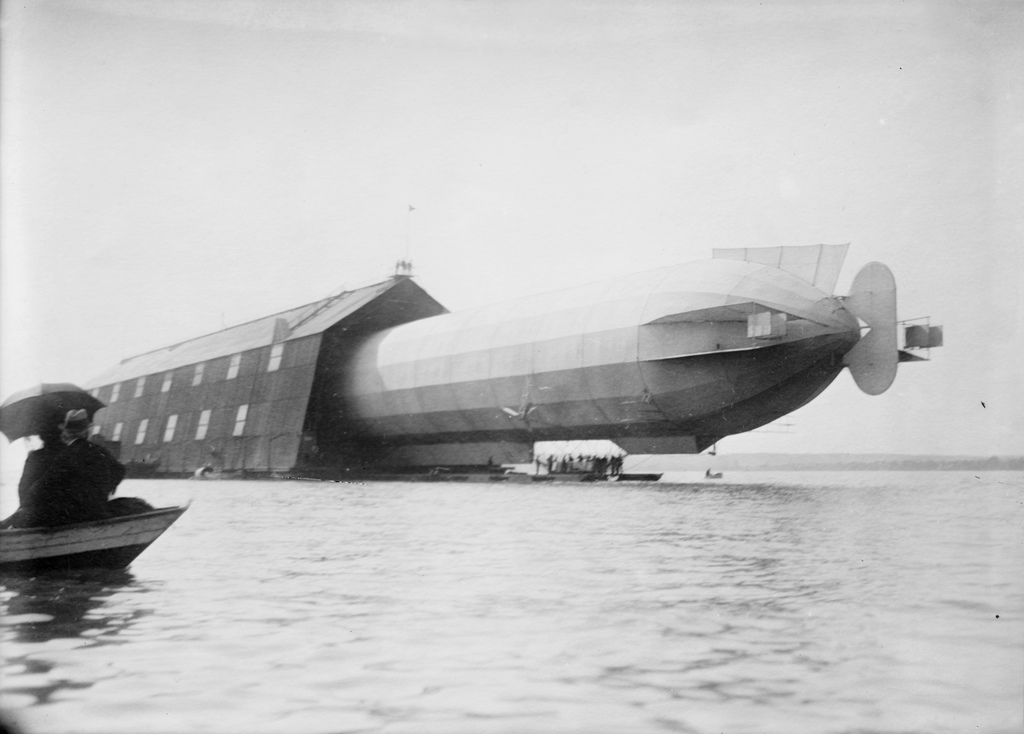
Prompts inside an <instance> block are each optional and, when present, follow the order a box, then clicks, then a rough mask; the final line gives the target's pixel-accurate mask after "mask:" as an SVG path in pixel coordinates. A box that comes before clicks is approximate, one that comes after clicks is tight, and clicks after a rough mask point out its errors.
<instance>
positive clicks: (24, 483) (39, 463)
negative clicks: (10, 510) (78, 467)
mask: <svg viewBox="0 0 1024 734" xmlns="http://www.w3.org/2000/svg"><path fill="white" fill-rule="evenodd" d="M65 448H67V447H66V446H65V445H64V444H63V443H61V441H60V439H59V438H58V439H56V440H54V441H49V442H47V443H45V444H43V446H42V448H38V449H36V450H35V451H30V452H29V453H28V456H27V457H26V458H25V468H24V469H23V470H22V472H21V481H19V482H18V504H19V505H20V506H22V507H24V506H25V505H26V504H27V502H28V492H29V489H31V487H32V485H33V484H35V483H36V482H37V481H39V479H41V478H42V476H43V475H44V474H45V473H46V470H47V469H49V468H50V465H51V464H52V463H53V460H54V459H56V458H57V454H59V453H60V452H61V451H63V450H64V449H65Z"/></svg>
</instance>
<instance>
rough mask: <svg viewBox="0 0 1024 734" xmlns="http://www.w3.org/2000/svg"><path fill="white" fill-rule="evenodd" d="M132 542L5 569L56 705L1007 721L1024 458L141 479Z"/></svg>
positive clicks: (446, 725)
mask: <svg viewBox="0 0 1024 734" xmlns="http://www.w3.org/2000/svg"><path fill="white" fill-rule="evenodd" d="M119 494H124V495H134V496H140V497H144V498H146V499H148V500H149V501H150V502H152V503H153V504H157V505H167V504H177V503H179V502H182V501H184V500H187V499H192V500H193V504H192V507H191V509H190V510H189V511H188V512H187V513H186V514H185V515H184V516H183V517H182V518H181V519H180V520H179V521H178V523H177V524H176V525H175V526H173V527H172V528H171V529H170V530H169V531H168V532H167V533H166V534H165V535H164V536H163V537H162V538H161V539H159V540H158V541H157V542H156V543H155V544H154V545H153V546H152V547H150V549H149V550H147V551H146V552H145V553H144V554H143V555H142V556H141V557H140V558H139V559H138V560H137V561H136V562H135V563H134V564H133V565H132V566H131V567H130V569H128V570H127V571H125V572H117V573H110V572H104V573H100V572H92V573H86V572H81V573H78V574H75V575H64V576H50V577H38V578H22V579H17V578H10V577H8V578H3V579H0V611H2V613H3V618H2V622H3V627H2V629H0V632H2V638H0V639H2V648H0V651H2V655H3V667H2V671H0V672H2V678H0V692H2V698H0V703H2V706H3V708H4V709H5V711H6V712H7V714H8V716H10V717H11V718H13V719H14V721H15V723H16V724H17V726H18V727H19V728H20V729H22V730H24V731H26V732H32V733H36V732H39V733H43V732H73V733H75V734H78V733H79V732H98V733H99V732H102V733H103V734H119V733H121V732H124V733H125V734H138V733H139V732H146V734H156V733H159V732H167V733H168V734H173V733H177V732H214V733H217V734H219V733H224V734H228V733H232V734H233V733H235V732H237V733H242V732H254V733H258V732H275V733H276V732H301V733H310V734H319V733H327V732H395V733H398V732H416V733H420V732H438V733H443V734H450V733H459V732H466V733H473V734H477V733H480V732H484V733H488V732H515V733H531V732H585V733H586V734H595V733H602V732H609V733H614V734H624V733H626V732H630V733H632V732H662V731H669V732H699V733H702V734H703V733H707V734H718V733H719V732H726V733H737V732H786V733H787V734H793V733H799V732H808V733H811V732H813V733H814V734H819V733H822V732H858V733H863V732H900V733H906V732H921V733H922V734H924V733H925V732H927V733H928V734H933V733H935V732H958V733H959V732H1007V733H1009V732H1013V733H1014V734H1019V732H1021V730H1022V726H1024V714H1022V709H1024V530H1022V528H1024V474H1022V473H980V474H978V475H977V476H976V475H974V474H969V473H938V472H936V473H907V472H903V473H896V472H893V473H844V474H839V473H834V474H833V473H796V472H793V473H779V474H772V475H768V474H753V473H751V474H743V473H739V472H737V473H735V474H734V475H731V476H730V475H727V476H726V478H725V479H724V480H718V481H706V482H701V483H698V484H692V485H671V484H663V483H658V484H646V485H626V484H600V485H597V484H585V485H569V484H562V485H507V484H499V485H478V484H455V483H444V484H442V483H438V484H412V483H410V484H399V483H380V484H362V485H361V484H333V483H313V482H192V481H148V482H147V481H128V482H126V483H125V485H123V487H122V490H121V491H120V492H119Z"/></svg>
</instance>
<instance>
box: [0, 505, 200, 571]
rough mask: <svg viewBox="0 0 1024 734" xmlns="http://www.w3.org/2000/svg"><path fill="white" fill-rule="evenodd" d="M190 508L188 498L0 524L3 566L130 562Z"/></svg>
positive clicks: (102, 565)
mask: <svg viewBox="0 0 1024 734" xmlns="http://www.w3.org/2000/svg"><path fill="white" fill-rule="evenodd" d="M187 509H188V505H187V504H186V505H185V506H183V507H162V508H159V509H156V510H152V511H150V512H143V513H139V514H137V515H124V516H121V517H111V518H108V519H106V520H95V521H93V522H82V523H77V524H75V525H64V526H62V527H55V528H11V529H8V530H0V572H8V571H49V570H55V569H60V570H65V569H73V568H125V567H126V566H127V565H128V564H129V563H131V562H132V561H134V560H135V558H136V557H137V556H138V555H139V554H140V553H142V551H144V550H146V548H148V547H149V545H150V543H152V542H153V541H154V540H156V539H157V538H159V537H160V536H161V535H162V534H163V532H164V531H165V530H167V528H169V527H170V526H171V525H172V524H173V523H174V521H175V520H177V519H178V518H179V517H181V515H182V513H184V512H185V510H187Z"/></svg>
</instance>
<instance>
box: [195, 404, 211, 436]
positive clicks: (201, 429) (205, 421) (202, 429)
mask: <svg viewBox="0 0 1024 734" xmlns="http://www.w3.org/2000/svg"><path fill="white" fill-rule="evenodd" d="M209 427H210V411H209V410H204V411H203V412H202V413H200V414H199V425H198V426H197V427H196V441H202V440H203V439H204V438H206V431H207V429H208V428H209Z"/></svg>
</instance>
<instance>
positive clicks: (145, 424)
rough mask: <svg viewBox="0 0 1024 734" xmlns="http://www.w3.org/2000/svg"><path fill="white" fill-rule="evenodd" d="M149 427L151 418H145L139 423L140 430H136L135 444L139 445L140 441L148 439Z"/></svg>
mask: <svg viewBox="0 0 1024 734" xmlns="http://www.w3.org/2000/svg"><path fill="white" fill-rule="evenodd" d="M148 427H149V418H143V419H142V422H141V423H140V424H139V430H138V431H136V432H135V445H136V446H138V445H139V444H140V443H142V442H143V441H145V440H146V429H147V428H148Z"/></svg>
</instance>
